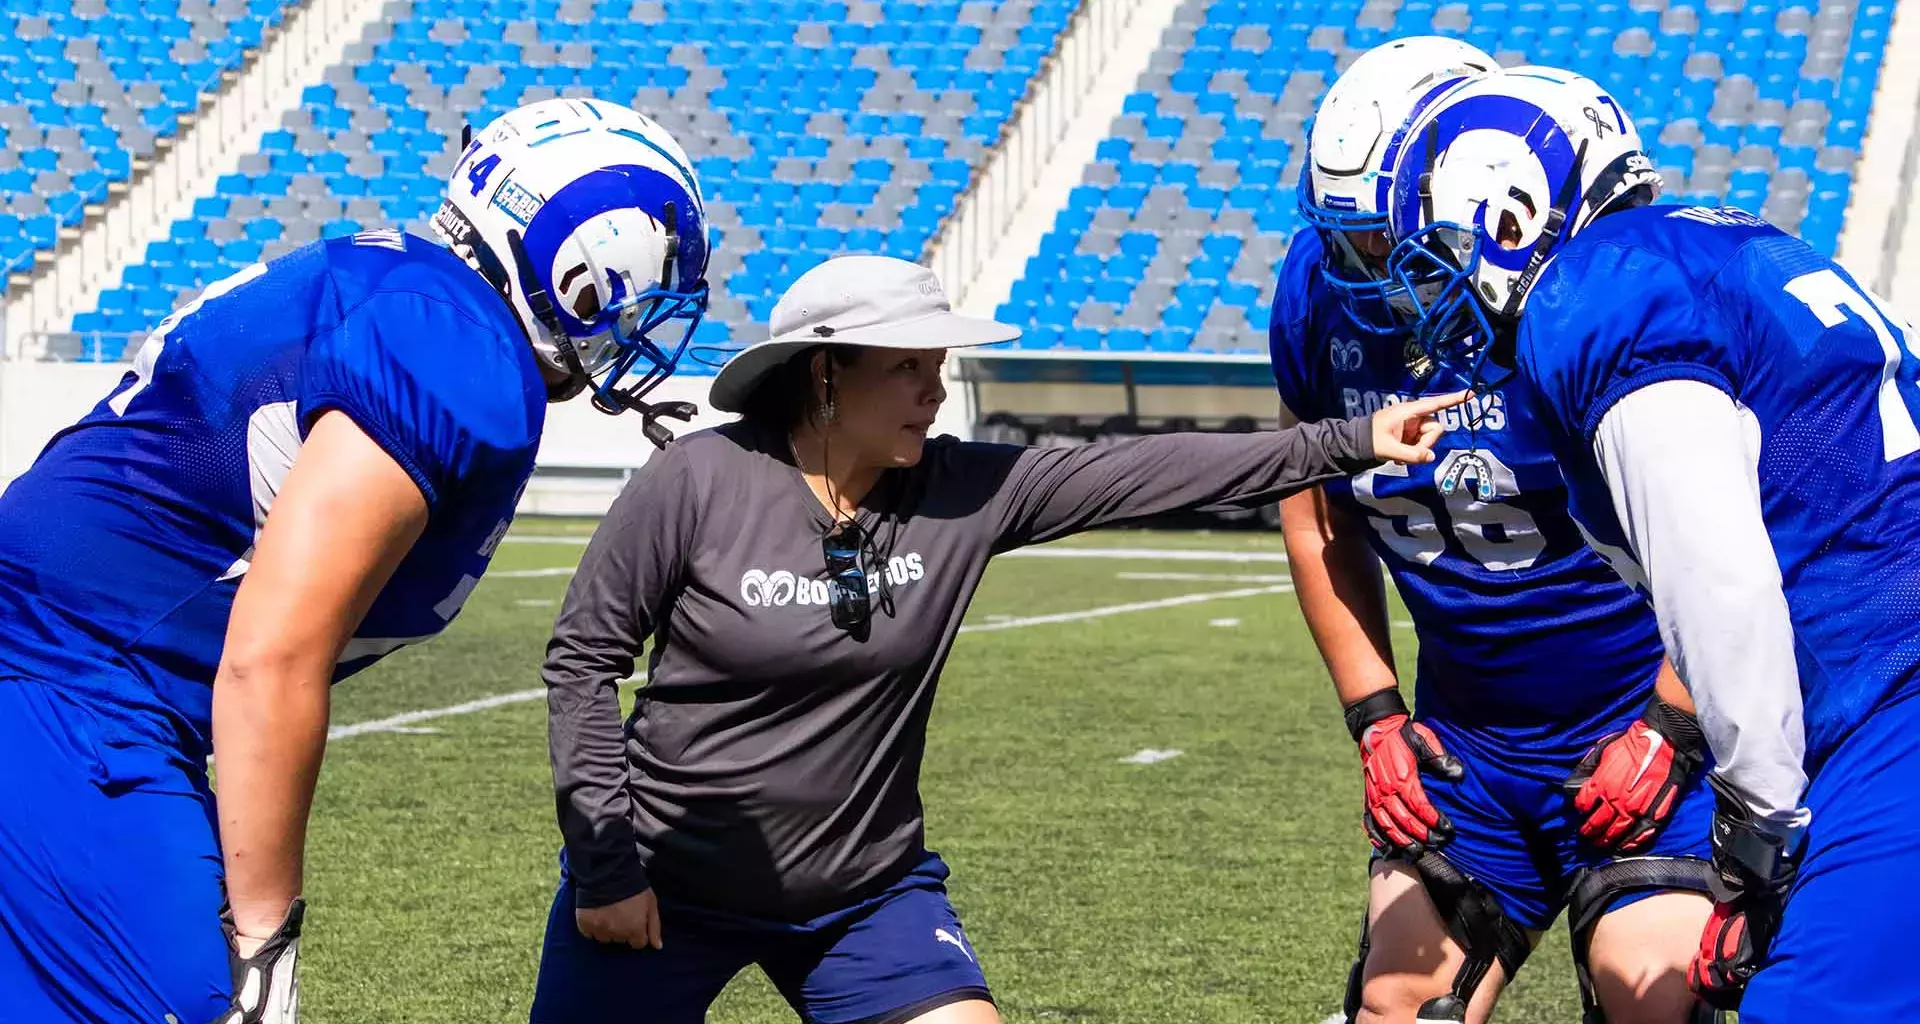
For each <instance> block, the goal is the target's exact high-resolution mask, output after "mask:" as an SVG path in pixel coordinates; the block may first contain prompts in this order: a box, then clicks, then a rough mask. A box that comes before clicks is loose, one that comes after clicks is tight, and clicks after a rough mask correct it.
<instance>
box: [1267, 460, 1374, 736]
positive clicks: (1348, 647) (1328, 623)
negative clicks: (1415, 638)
mask: <svg viewBox="0 0 1920 1024" xmlns="http://www.w3.org/2000/svg"><path fill="white" fill-rule="evenodd" d="M1280 523H1281V531H1282V535H1283V536H1284V537H1285V539H1286V543H1287V561H1288V564H1289V565H1290V566H1291V567H1292V570H1293V587H1294V594H1295V596H1296V597H1298V598H1299V601H1300V610H1301V613H1302V614H1303V615H1304V616H1305V617H1306V620H1307V629H1308V630H1309V631H1310V632H1311V633H1312V634H1313V641H1314V644H1315V645H1316V646H1317V647H1318V648H1319V650H1320V657H1321V658H1322V659H1323V660H1324V661H1325V662H1326V665H1327V672H1328V674H1329V675H1331V676H1332V677H1333V686H1334V691H1335V692H1336V693H1337V694H1338V695H1339V697H1340V703H1341V704H1342V705H1347V704H1352V703H1353V702H1354V701H1357V700H1359V699H1361V698H1362V697H1365V696H1367V695H1368V694H1370V693H1374V692H1376V691H1378V690H1382V689H1386V688H1388V687H1392V686H1397V685H1399V679H1398V677H1397V676H1396V675H1395V673H1394V667H1393V644H1392V640H1391V639H1390V635H1389V632H1388V623H1387V609H1386V591H1385V589H1384V587H1383V585H1382V583H1381V579H1380V569H1379V563H1378V562H1377V561H1376V560H1375V559H1374V557H1373V553H1372V552H1371V551H1370V550H1368V549H1367V546H1366V543H1365V541H1364V540H1363V539H1362V538H1361V536H1360V534H1359V532H1358V530H1357V529H1356V524H1354V523H1353V522H1352V520H1351V519H1350V517H1347V516H1345V515H1343V514H1341V513H1340V512H1338V511H1337V510H1335V509H1333V508H1332V507H1331V506H1330V505H1328V503H1327V500H1326V495H1325V494H1324V493H1323V492H1321V491H1319V490H1314V491H1309V492H1306V493H1302V494H1296V495H1294V496H1293V497H1291V498H1288V499H1287V500H1285V501H1283V502H1281V503H1280Z"/></svg>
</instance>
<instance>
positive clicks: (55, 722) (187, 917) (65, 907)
mask: <svg viewBox="0 0 1920 1024" xmlns="http://www.w3.org/2000/svg"><path fill="white" fill-rule="evenodd" d="M0 779H3V780H5V782H4V784H0V879H3V880H4V881H3V882H0V1022H4V1024H15V1022H19V1024H28V1022H32V1024H41V1022H46V1021H74V1022H88V1024H93V1022H99V1024H107V1022H111V1024H125V1022H127V1021H142V1022H152V1024H162V1022H165V1021H177V1022H179V1024H201V1022H203V1021H209V1020H212V1019H214V1017H215V1016H216V1015H218V1014H220V1013H221V1012H223V1011H224V1010H225V1009H226V1008H227V1006H228V1004H229V997H228V992H229V991H230V990H231V988H232V978H231V975H230V973H229V968H228V966H227V942H226V938H225V936H224V935H223V934H222V932H221V930H220V903H221V880H222V878H223V872H222V867H221V863H220V849H219V842H218V840H217V838H216V832H215V827H214V820H215V819H214V812H213V795H212V793H210V792H209V791H208V789H207V782H206V776H205V774H204V773H202V772H201V771H199V770H198V769H196V768H195V767H193V766H192V765H191V764H190V763H188V761H187V759H186V757H185V756H184V755H182V754H180V753H179V752H177V751H170V750H167V749H165V747H164V746H161V745H155V744H152V743H148V742H138V741H133V740H132V739H131V737H130V736H129V730H127V729H126V728H124V727H123V723H121V722H119V721H118V720H117V719H115V718H113V717H111V716H109V715H104V714H101V713H98V712H96V711H95V710H94V709H91V708H90V707H89V706H86V705H83V704H81V703H79V702H77V701H76V700H74V699H72V698H70V697H69V696H68V695H66V694H65V693H63V692H61V691H60V690H58V689H56V688H54V687H52V686H48V685H46V684H43V683H35V682H24V681H20V680H0Z"/></svg>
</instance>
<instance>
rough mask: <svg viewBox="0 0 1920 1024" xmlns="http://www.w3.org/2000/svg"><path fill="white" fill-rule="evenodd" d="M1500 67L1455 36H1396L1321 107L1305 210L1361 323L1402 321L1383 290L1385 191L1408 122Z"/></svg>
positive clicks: (1303, 188)
mask: <svg viewBox="0 0 1920 1024" xmlns="http://www.w3.org/2000/svg"><path fill="white" fill-rule="evenodd" d="M1499 70H1500V65H1499V64H1498V63H1497V62H1496V61H1495V60H1494V59H1493V58H1492V57H1489V56H1488V55H1487V54H1485V53H1483V52H1481V51H1480V50H1479V49H1478V48H1476V47H1474V46H1471V45H1469V44H1467V43H1464V42H1461V41H1460V40H1458V39H1449V38H1447V37H1446V36H1413V37H1411V38H1407V39H1396V40H1394V41H1393V42H1390V43H1384V44H1382V45H1380V46H1376V47H1374V48H1373V49H1371V50H1368V51H1367V52H1366V53H1363V54H1361V55H1360V57H1359V59H1358V60H1355V61H1354V62H1353V65H1352V66H1351V67H1349V68H1347V70H1346V73H1345V74H1342V75H1341V76H1340V77H1339V78H1338V79H1337V80H1335V81H1334V83H1333V87H1332V88H1330V89H1328V90H1327V95H1326V98H1325V99H1324V100H1322V101H1321V103H1320V109H1319V110H1318V111H1316V112H1315V113H1314V117H1313V126H1312V129H1311V130H1310V132H1309V133H1308V137H1307V161H1306V170H1305V173H1304V174H1303V175H1302V176H1301V177H1302V181H1301V184H1300V189H1299V200H1300V216H1301V219H1303V220H1305V221H1306V222H1307V223H1308V224H1310V225H1312V226H1313V227H1314V228H1316V229H1318V230H1319V232H1320V241H1321V243H1322V247H1323V248H1324V250H1325V252H1326V261H1325V264H1324V269H1325V276H1326V278H1327V281H1328V283H1330V284H1331V285H1332V286H1333V287H1334V288H1335V290H1336V291H1338V292H1339V293H1340V295H1341V297H1342V299H1343V301H1344V303H1345V305H1346V307H1347V310H1348V312H1349V313H1351V314H1352V315H1353V319H1354V321H1355V323H1356V324H1357V325H1358V326H1360V327H1362V328H1364V329H1366V330H1370V331H1375V332H1378V333H1387V332H1390V331H1394V330H1397V329H1399V328H1400V327H1401V326H1404V318H1403V317H1397V316H1395V315H1393V311H1392V308H1391V306H1390V304H1389V303H1388V302H1386V301H1385V300H1384V298H1383V289H1384V288H1385V287H1386V285H1387V283H1388V277H1387V273H1386V265H1387V261H1386V256H1387V248H1388V245H1387V243H1386V240H1385V239H1386V226H1387V214H1386V209H1387V195H1388V189H1389V187H1390V186H1391V185H1392V183H1393V172H1394V166H1395V163H1396V162H1397V160H1398V158H1399V156H1400V153H1401V150H1402V144H1401V137H1402V135H1403V134H1404V132H1405V130H1406V127H1407V122H1408V121H1410V120H1412V119H1413V118H1414V117H1415V116H1417V115H1418V114H1420V113H1421V112H1422V111H1423V110H1424V109H1425V108H1426V106H1427V104H1429V103H1432V102H1433V101H1434V100H1435V99H1436V98H1438V97H1439V96H1441V95H1442V94H1444V93H1445V92H1446V91H1447V90H1448V89H1451V88H1454V87H1456V86H1458V85H1460V84H1461V83H1463V82H1467V81H1472V80H1475V79H1479V78H1483V77H1485V76H1487V75H1490V74H1497V73H1498V72H1499Z"/></svg>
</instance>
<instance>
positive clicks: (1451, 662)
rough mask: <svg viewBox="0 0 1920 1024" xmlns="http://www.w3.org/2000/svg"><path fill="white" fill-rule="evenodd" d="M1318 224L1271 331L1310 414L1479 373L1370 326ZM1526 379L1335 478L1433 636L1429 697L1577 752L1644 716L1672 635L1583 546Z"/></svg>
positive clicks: (1551, 756) (1453, 716)
mask: <svg viewBox="0 0 1920 1024" xmlns="http://www.w3.org/2000/svg"><path fill="white" fill-rule="evenodd" d="M1320 256H1321V243H1320V240H1319V238H1318V236H1317V235H1316V233H1315V232H1313V231H1311V230H1307V231H1302V232H1300V233H1299V234H1297V235H1295V236H1294V239H1293V242H1292V245H1291V246H1290V248H1289V249H1288V250H1287V258H1286V263H1285V264H1284V265H1283V266H1282V267H1281V271H1280V281H1279V284H1278V287H1277V290H1276V291H1275V298H1274V304H1273V320H1272V324H1271V326H1270V343H1271V348H1272V356H1273V369H1274V378H1275V381H1276V382H1277V383H1278V385H1279V388H1280V396H1281V399H1282V401H1284V402H1285V403H1286V406H1287V408H1288V409H1289V410H1291V411H1292V412H1293V413H1294V414H1295V415H1296V416H1298V417H1300V418H1301V419H1303V420H1318V419H1327V418H1332V417H1345V416H1360V415H1365V414H1367V413H1370V412H1373V411H1375V410H1377V409H1379V408H1380V407H1381V406H1382V405H1385V404H1389V403H1393V402H1399V401H1401V400H1403V399H1405V398H1408V397H1411V396H1415V395H1420V394H1430V393H1438V392H1444V391H1452V390H1456V389H1458V388H1461V387H1464V386H1465V385H1464V384H1463V383H1460V382H1457V381H1453V380H1448V379H1433V380H1428V381H1425V382H1422V381H1420V380H1417V379H1416V378H1415V377H1414V376H1413V374H1412V373H1411V372H1410V371H1409V370H1408V369H1407V360H1406V357H1405V354H1404V349H1405V344H1406V341H1405V339H1404V338H1402V337H1380V336H1377V335H1372V334H1367V333H1365V332H1363V331H1360V330H1358V329H1356V328H1355V327H1354V326H1353V325H1352V324H1351V322H1350V321H1349V320H1348V319H1347V316H1346V314H1345V313H1344V312H1343V311H1342V310H1341V307H1340V303H1339V300H1338V297H1337V296H1336V295H1335V294H1334V293H1333V292H1332V290H1331V289H1330V288H1328V287H1327V285H1326V283H1325V281H1324V279H1323V278H1322V277H1321V274H1320ZM1523 387H1524V385H1522V384H1520V383H1519V382H1518V381H1515V382H1514V383H1510V384H1508V385H1507V386H1506V387H1504V388H1502V389H1500V390H1498V391H1496V392H1494V393H1492V394H1488V395H1483V396H1477V397H1476V398H1475V399H1474V400H1473V402H1472V403H1470V404H1469V405H1467V406H1463V407H1462V409H1463V410H1464V412H1457V411H1455V410H1449V412H1448V413H1447V414H1443V416H1444V418H1445V420H1446V426H1447V427H1448V433H1447V434H1446V435H1445V436H1443V437H1442V438H1441V439H1440V443H1439V444H1438V446H1436V448H1435V455H1436V456H1437V458H1436V460H1435V461H1434V462H1432V463H1429V464H1427V465H1424V466H1412V467H1408V466H1400V465H1394V464H1391V463H1390V464H1388V465H1385V466H1382V467H1380V468H1378V469H1373V470H1369V471H1367V472H1365V473H1360V474H1357V475H1355V476H1352V477H1350V478H1347V479H1344V480H1338V481H1334V482H1332V483H1329V484H1327V485H1326V492H1327V497H1328V500H1329V501H1330V502H1332V503H1333V504H1334V505H1335V506H1336V507H1338V508H1340V509H1343V510H1344V511H1346V512H1348V513H1350V514H1351V515H1353V516H1355V517H1358V518H1360V519H1364V521H1366V522H1367V523H1368V524H1369V525H1370V526H1371V531H1370V536H1369V538H1368V539H1369V541H1370V543H1371V544H1372V547H1373V550H1374V551H1375V552H1376V553H1377V554H1378V555H1379V556H1380V558H1381V560H1382V561H1384V562H1385V563H1386V565H1387V569H1388V571H1389V572H1390V573H1392V575H1393V580H1394V583H1395V585H1396V586H1397V587H1398V588H1399V591H1400V596H1401V598H1402V599H1403V600H1404V601H1405V602H1406V605H1407V610H1408V611H1409V612H1411V613H1412V615H1413V624H1414V629H1415V631H1416V633H1417V635H1418V637H1419V640H1420V657H1419V665H1418V671H1417V675H1416V682H1415V687H1416V697H1417V702H1418V706H1419V709H1420V713H1421V715H1422V716H1423V717H1427V716H1433V717H1437V718H1440V719H1443V720H1445V721H1447V722H1449V723H1451V724H1454V725H1456V726H1459V727H1460V728H1462V729H1464V730H1468V732H1469V734H1470V735H1475V736H1481V737H1485V738H1486V739H1487V740H1488V741H1489V742H1490V743H1492V744H1495V745H1497V746H1498V747H1499V748H1500V749H1501V750H1502V751H1503V752H1506V753H1508V754H1509V755H1510V756H1514V757H1515V758H1516V759H1521V760H1525V759H1534V758H1537V759H1540V760H1559V759H1564V758H1566V757H1569V756H1578V755H1579V754H1581V753H1584V752H1585V750H1586V748H1587V747H1588V746H1589V745H1591V744H1592V743H1593V742H1594V741H1595V740H1597V739H1599V738H1600V736H1602V735H1604V734H1605V733H1606V732H1608V731H1611V730H1612V729H1615V728H1618V727H1620V726H1619V723H1620V721H1621V719H1622V718H1623V717H1630V716H1631V714H1633V713H1635V712H1637V711H1638V710H1639V707H1640V705H1641V704H1643V703H1644V702H1645V701H1646V699H1647V697H1648V695H1649V692H1650V691H1649V688H1650V686H1651V684H1652V681H1653V679H1654V677H1655V675H1656V674H1657V673H1658V671H1659V668H1660V663H1661V658H1662V656H1663V654H1664V648H1663V647H1662V645H1661V642H1660V636H1659V630H1658V628H1657V627H1656V625H1655V623H1654V620H1653V616H1652V614H1651V613H1650V612H1649V611H1648V610H1647V608H1646V606H1645V604H1644V602H1642V601H1641V600H1640V599H1639V597H1638V596H1637V595H1636V594H1634V592H1633V591H1632V590H1631V589H1630V588H1628V587H1627V586H1626V585H1624V584H1623V583H1622V582H1621V581H1620V578H1619V577H1618V576H1617V575H1615V574H1614V572H1613V571H1612V570H1611V569H1609V568H1608V567H1607V565H1606V564H1605V563H1604V562H1602V561H1601V560H1600V559H1599V558H1597V557H1595V555H1594V553H1593V552H1592V551H1591V550H1590V549H1589V548H1588V547H1587V546H1586V545H1585V544H1584V543H1583V542H1582V539H1581V535H1580V532H1579V530H1578V528H1577V527H1576V526H1575V525H1574V523H1573V521H1572V519H1571V518H1570V516H1569V515H1568V511H1567V492H1566V487H1565V484H1564V483H1563V481H1562V478H1561V475H1560V470H1559V468H1558V467H1557V466H1555V465H1554V461H1553V458H1552V457H1551V454H1550V451H1549V449H1548V446H1547V441H1546V436H1545V431H1544V430H1543V429H1542V426H1541V424H1540V423H1538V422H1536V421H1535V420H1534V419H1533V418H1532V416H1531V415H1530V414H1529V406H1530V404H1531V403H1529V402H1528V401H1526V399H1525V396H1524V395H1523V394H1522V393H1521V390H1522V388H1523Z"/></svg>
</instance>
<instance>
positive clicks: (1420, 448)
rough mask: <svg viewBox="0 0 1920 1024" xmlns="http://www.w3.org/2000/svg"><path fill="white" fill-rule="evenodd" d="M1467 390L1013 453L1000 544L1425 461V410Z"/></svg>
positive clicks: (1264, 496) (1257, 499)
mask: <svg viewBox="0 0 1920 1024" xmlns="http://www.w3.org/2000/svg"><path fill="white" fill-rule="evenodd" d="M1467 397H1468V396H1467V393H1466V392H1460V393H1457V394H1453V395H1442V396H1436V397H1433V398H1420V399H1414V400H1412V401H1408V402H1401V403H1399V404H1397V405H1392V406H1389V407H1387V408H1385V409H1382V410H1381V411H1380V412H1378V413H1375V414H1374V415H1372V416H1363V417H1358V418H1355V419H1350V420H1329V421H1326V422H1322V423H1306V424H1300V425H1298V426H1294V427H1291V428H1288V429H1285V430H1279V431H1268V432H1262V433H1253V434H1198V433H1191V434H1157V435H1150V436H1147V437H1136V438H1130V439H1128V440H1125V441H1117V442H1113V443H1111V444H1094V445H1085V446H1082V447H1079V448H1028V449H1023V450H1019V451H1018V454H1017V455H1016V456H1015V458H1014V463H1013V466H1012V469H1011V472H1010V473H1009V474H1008V475H1007V478H1006V480H1005V482H1004V484H1003V485H1002V486H1001V487H1000V489H999V492H998V493H997V494H996V495H995V498H994V502H995V507H996V515H997V519H998V524H999V536H1000V544H999V546H1000V547H1001V548H1003V549H1004V548H1010V547H1018V546H1020V545H1022V544H1033V543H1039V542H1043V541H1048V540H1053V539H1056V538H1059V537H1064V536H1066V535H1068V534H1072V533H1077V532H1079V531H1081V530H1088V529H1093V528H1095V527H1099V526H1107V525H1111V524H1113V523H1119V522H1126V521H1128V520H1132V519H1140V518H1144V517H1147V516H1154V515H1161V514H1164V513H1168V512H1180V511H1186V510H1191V509H1201V508H1216V507H1242V508H1244V507H1251V506H1257V505H1262V504H1265V503H1267V502H1270V501H1274V500H1277V499H1279V498H1282V497H1285V496H1287V495H1289V494H1293V493H1296V492H1298V491H1301V490H1303V489H1305V488H1308V487H1312V486H1313V485H1315V484H1318V483H1321V482H1322V481H1325V480H1330V479H1333V478H1334V477H1337V476H1342V475H1345V474H1347V473H1354V472H1358V471H1360V470H1364V469H1371V468H1373V467H1374V466H1377V465H1379V464H1380V463H1382V462H1385V461H1388V460H1393V461H1397V462H1425V461H1429V460H1431V459H1432V458H1433V450H1432V449H1433V443H1434V441H1435V440H1437V439H1438V438H1439V436H1440V426H1439V424H1438V423H1436V422H1434V420H1433V414H1434V413H1436V412H1438V411H1440V410H1442V409H1446V408H1449V407H1451V406H1454V405H1458V404H1460V403H1461V402H1463V401H1465V400H1466V399H1467Z"/></svg>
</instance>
